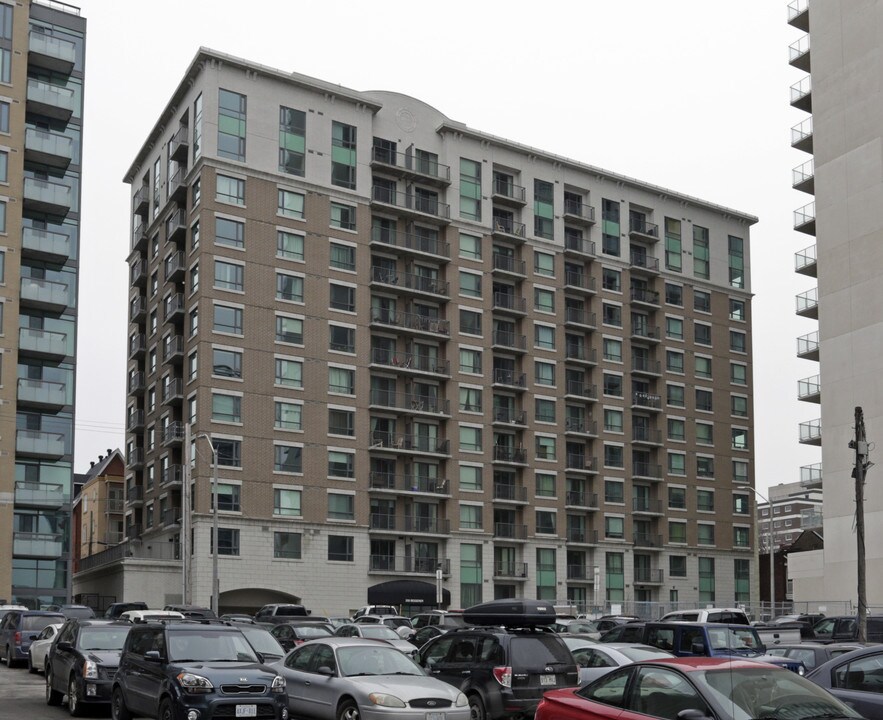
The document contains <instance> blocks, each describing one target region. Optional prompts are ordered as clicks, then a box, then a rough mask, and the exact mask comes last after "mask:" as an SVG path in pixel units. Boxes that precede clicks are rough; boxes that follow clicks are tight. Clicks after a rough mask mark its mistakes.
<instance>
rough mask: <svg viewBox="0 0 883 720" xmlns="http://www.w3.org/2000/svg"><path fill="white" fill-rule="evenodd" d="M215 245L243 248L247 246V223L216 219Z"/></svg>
mask: <svg viewBox="0 0 883 720" xmlns="http://www.w3.org/2000/svg"><path fill="white" fill-rule="evenodd" d="M215 244H217V245H226V246H228V247H235V248H241V247H244V246H245V223H244V222H240V221H239V220H230V219H229V218H221V217H216V218H215Z"/></svg>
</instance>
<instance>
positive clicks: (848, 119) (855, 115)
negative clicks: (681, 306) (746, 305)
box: [787, 0, 883, 606]
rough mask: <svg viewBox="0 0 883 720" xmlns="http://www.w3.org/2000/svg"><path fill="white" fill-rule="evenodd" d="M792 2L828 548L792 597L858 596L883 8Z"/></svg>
mask: <svg viewBox="0 0 883 720" xmlns="http://www.w3.org/2000/svg"><path fill="white" fill-rule="evenodd" d="M787 12H788V23H789V24H790V25H791V26H792V27H794V28H795V29H797V30H800V31H801V33H802V34H801V35H800V36H799V37H798V39H797V40H796V41H795V42H794V43H793V44H792V45H791V46H790V48H789V61H790V64H791V65H792V66H793V67H795V68H797V69H798V70H800V71H801V76H802V77H801V79H800V80H799V81H798V82H796V83H795V84H794V85H793V86H792V88H791V105H792V106H793V107H795V108H797V109H798V110H800V111H802V113H801V114H802V118H801V122H800V123H798V124H797V125H796V126H794V128H792V131H791V144H792V146H793V147H794V148H796V149H797V150H800V151H801V152H802V153H806V154H808V155H809V156H810V157H809V159H806V155H802V156H801V160H802V164H801V165H799V166H798V167H796V168H795V169H794V177H793V184H794V187H795V189H797V190H799V191H801V192H802V193H805V194H808V195H810V196H811V197H810V198H809V199H810V200H811V202H809V203H808V204H806V205H804V206H803V207H801V208H800V209H798V210H795V212H794V229H795V230H796V231H798V232H801V233H803V234H805V235H808V236H809V237H810V238H811V240H810V241H811V242H812V243H813V244H812V245H810V246H809V247H807V248H805V249H804V250H801V251H799V252H798V253H797V254H796V265H795V268H796V270H797V272H798V273H801V274H803V275H806V276H807V277H810V278H812V279H813V281H812V282H813V283H814V287H810V288H809V289H808V290H807V291H806V292H804V293H801V294H800V295H798V297H797V313H798V315H800V316H802V317H806V318H810V319H811V320H812V321H813V323H812V325H810V327H809V329H810V330H811V331H810V332H808V333H807V334H804V335H802V336H801V337H799V338H798V339H797V354H798V356H799V357H801V358H804V359H806V360H808V361H811V363H812V365H811V366H810V367H811V368H812V369H811V370H810V371H809V372H810V373H812V374H811V375H810V376H809V377H806V378H804V379H802V380H800V381H799V384H798V394H799V397H800V399H801V400H804V401H806V402H808V403H812V404H813V405H814V406H817V407H815V409H813V410H811V411H810V410H808V411H807V414H808V415H809V416H810V417H811V418H812V419H810V420H808V421H806V422H804V423H802V424H801V426H800V442H801V443H805V444H809V445H815V446H820V447H821V462H820V463H815V464H813V465H810V466H807V467H805V468H802V470H801V473H802V475H801V477H802V480H804V481H805V482H807V483H808V484H810V485H813V484H815V485H821V486H822V487H823V489H824V540H825V547H824V550H818V551H815V552H807V553H800V554H799V555H792V556H791V558H790V562H789V573H791V574H792V576H793V577H794V597H795V599H801V600H807V601H811V600H815V601H835V600H843V601H852V602H855V601H856V599H857V569H856V553H857V550H856V538H855V531H854V525H855V506H856V505H855V500H856V498H855V481H854V479H853V477H852V471H853V467H854V463H855V451H854V450H852V449H850V448H849V445H848V444H849V442H850V440H852V439H854V437H855V408H856V407H859V406H860V407H862V408H863V411H864V421H865V428H866V430H867V436H868V440H869V441H870V442H871V447H872V448H873V443H874V442H875V441H878V440H879V439H880V438H881V436H883V435H881V433H883V387H881V385H880V376H881V371H883V359H881V354H880V346H881V339H883V315H881V313H880V308H881V306H883V287H881V284H880V276H881V274H883V243H881V240H883V217H881V216H880V212H879V207H880V203H879V202H878V198H879V196H880V195H881V192H883V174H881V164H883V159H881V156H880V152H879V148H880V145H881V142H883V125H881V122H880V118H881V116H883V93H881V91H880V88H879V87H878V83H877V77H878V72H877V70H876V67H875V66H876V60H877V57H878V55H879V53H880V49H881V42H880V35H879V33H878V32H875V31H873V29H874V28H878V27H879V25H880V23H881V22H883V7H881V6H880V4H879V3H850V2H843V1H841V0H830V1H829V0H826V1H825V2H814V1H813V2H807V0H795V1H794V2H791V3H790V4H789V5H788V7H787ZM810 37H811V38H812V47H810ZM803 113H806V115H803ZM804 197H805V195H804ZM803 202H805V200H803ZM803 242H806V239H804V241H803ZM871 459H873V451H872V453H871ZM877 472H879V471H878V470H876V469H871V470H869V472H868V475H867V483H866V486H865V528H866V540H865V547H866V550H867V564H866V569H867V573H866V576H867V598H868V602H869V603H870V604H872V605H873V604H875V605H877V606H879V605H880V604H881V602H883V545H881V543H880V542H879V539H880V532H881V530H880V528H881V527H883V495H881V493H880V491H879V489H878V488H879V483H875V482H874V479H875V477H876V473H877Z"/></svg>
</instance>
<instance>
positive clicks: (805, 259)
mask: <svg viewBox="0 0 883 720" xmlns="http://www.w3.org/2000/svg"><path fill="white" fill-rule="evenodd" d="M816 259H817V258H816V246H815V245H810V246H809V247H808V248H804V249H803V250H799V251H797V252H796V253H794V270H795V272H799V273H801V274H803V275H811V276H812V277H815V276H816V273H815V266H816Z"/></svg>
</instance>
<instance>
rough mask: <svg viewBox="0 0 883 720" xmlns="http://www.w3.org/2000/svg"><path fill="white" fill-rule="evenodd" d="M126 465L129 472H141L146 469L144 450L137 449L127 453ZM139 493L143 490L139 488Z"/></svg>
mask: <svg viewBox="0 0 883 720" xmlns="http://www.w3.org/2000/svg"><path fill="white" fill-rule="evenodd" d="M126 465H127V466H128V468H129V470H140V469H141V468H143V467H144V448H141V447H135V448H132V449H131V450H129V451H128V452H127V453H126ZM138 490H139V492H140V490H141V488H140V487H139V488H138Z"/></svg>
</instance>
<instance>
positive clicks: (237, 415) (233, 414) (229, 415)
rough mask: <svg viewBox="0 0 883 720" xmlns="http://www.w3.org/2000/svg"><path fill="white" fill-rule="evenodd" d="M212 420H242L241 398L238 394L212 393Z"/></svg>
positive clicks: (231, 421)
mask: <svg viewBox="0 0 883 720" xmlns="http://www.w3.org/2000/svg"><path fill="white" fill-rule="evenodd" d="M212 420H213V421H215V422H230V423H241V422H242V398H241V397H239V396H238V395H221V394H219V393H212Z"/></svg>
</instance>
